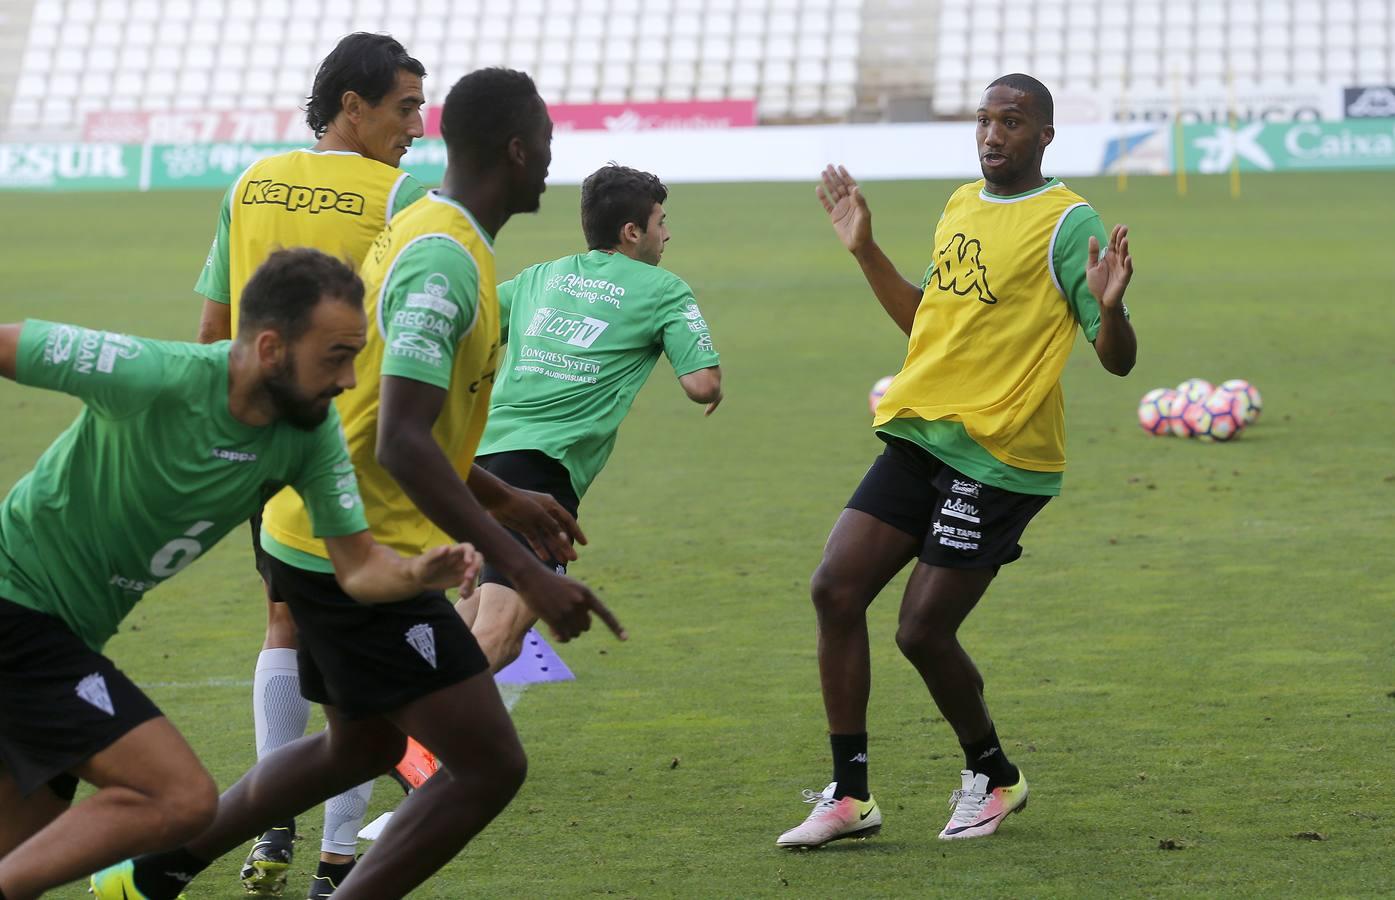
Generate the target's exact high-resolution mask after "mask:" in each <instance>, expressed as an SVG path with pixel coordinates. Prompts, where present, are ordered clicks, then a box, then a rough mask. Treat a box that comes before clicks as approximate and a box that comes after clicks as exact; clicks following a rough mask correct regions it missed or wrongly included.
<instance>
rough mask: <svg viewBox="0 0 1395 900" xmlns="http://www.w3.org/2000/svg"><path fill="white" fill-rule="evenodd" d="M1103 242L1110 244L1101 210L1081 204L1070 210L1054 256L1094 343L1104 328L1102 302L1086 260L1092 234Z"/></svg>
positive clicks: (1068, 297)
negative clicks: (1089, 277) (1090, 283)
mask: <svg viewBox="0 0 1395 900" xmlns="http://www.w3.org/2000/svg"><path fill="white" fill-rule="evenodd" d="M1091 235H1094V237H1095V239H1096V240H1097V241H1099V242H1100V247H1106V246H1108V244H1109V235H1107V234H1105V231H1104V223H1102V222H1101V221H1100V216H1099V213H1097V212H1095V211H1094V210H1093V209H1091V208H1090V207H1088V206H1077V207H1076V208H1075V209H1072V210H1071V211H1070V212H1068V213H1066V220H1065V221H1064V222H1062V223H1061V229H1060V231H1058V232H1057V233H1056V247H1055V249H1054V251H1053V253H1052V256H1051V264H1052V268H1053V269H1054V270H1055V273H1056V283H1057V284H1058V285H1059V286H1060V288H1061V292H1062V293H1063V294H1065V297H1066V302H1067V303H1069V304H1070V308H1071V312H1073V313H1074V314H1075V319H1076V321H1077V322H1079V323H1080V330H1081V331H1083V332H1085V337H1086V339H1087V340H1089V341H1090V343H1094V341H1095V336H1096V335H1097V334H1099V330H1100V305H1099V301H1098V300H1096V299H1095V295H1094V294H1092V293H1090V288H1089V287H1088V286H1087V285H1086V283H1085V263H1086V261H1087V259H1088V257H1089V252H1090V236H1091ZM1128 314H1129V311H1128V309H1125V310H1124V315H1125V316H1128Z"/></svg>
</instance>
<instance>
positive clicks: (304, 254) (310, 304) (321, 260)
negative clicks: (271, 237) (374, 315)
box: [237, 247, 363, 343]
mask: <svg viewBox="0 0 1395 900" xmlns="http://www.w3.org/2000/svg"><path fill="white" fill-rule="evenodd" d="M325 297H333V298H334V299H335V300H338V301H339V302H341V303H347V304H349V305H350V306H353V307H356V308H358V309H362V308H363V281H362V280H361V279H360V278H359V277H358V275H356V274H355V273H354V270H353V269H351V268H350V267H349V266H348V264H347V263H344V262H341V261H340V260H337V259H335V258H334V257H332V256H330V255H329V254H328V253H323V252H321V251H319V250H315V249H313V248H310V247H296V248H294V249H291V250H277V251H276V252H275V253H273V254H271V255H270V256H268V257H267V258H266V261H265V262H263V263H262V264H261V265H260V266H258V267H257V271H256V272H254V273H252V277H251V279H249V280H248V282H247V286H246V287H244V288H243V289H242V297H241V301H242V302H241V306H240V308H239V309H238V316H237V328H238V334H239V335H245V336H247V337H252V336H254V335H255V334H256V333H257V332H259V331H262V330H265V329H268V328H269V329H272V330H274V331H276V332H277V333H279V334H280V335H281V338H282V339H283V340H285V341H286V342H287V343H291V342H294V341H296V340H299V339H300V336H301V335H303V334H305V332H306V331H308V330H309V329H310V317H311V316H312V315H313V314H314V311H315V307H316V306H318V305H319V303H320V300H321V299H323V298H325Z"/></svg>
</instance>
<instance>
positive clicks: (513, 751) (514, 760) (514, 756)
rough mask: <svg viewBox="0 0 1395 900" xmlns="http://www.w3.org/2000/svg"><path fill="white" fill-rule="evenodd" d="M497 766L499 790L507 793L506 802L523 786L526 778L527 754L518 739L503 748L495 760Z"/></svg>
mask: <svg viewBox="0 0 1395 900" xmlns="http://www.w3.org/2000/svg"><path fill="white" fill-rule="evenodd" d="M495 765H496V767H497V776H498V779H499V780H498V784H499V788H500V791H501V792H503V793H505V794H507V799H506V800H505V801H504V802H505V803H507V802H508V801H509V800H512V799H513V795H514V794H517V793H518V789H519V788H521V787H523V782H525V781H527V780H528V754H527V752H525V751H524V749H523V745H522V744H521V743H519V742H518V741H513V742H511V746H509V747H507V748H504V750H503V752H501V753H499V754H498V757H497V758H496V760H495Z"/></svg>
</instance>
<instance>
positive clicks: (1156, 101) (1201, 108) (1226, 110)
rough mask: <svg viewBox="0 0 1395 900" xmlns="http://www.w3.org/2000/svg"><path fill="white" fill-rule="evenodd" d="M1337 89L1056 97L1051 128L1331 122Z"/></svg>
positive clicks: (1201, 89)
mask: <svg viewBox="0 0 1395 900" xmlns="http://www.w3.org/2000/svg"><path fill="white" fill-rule="evenodd" d="M1344 86H1345V85H1342V84H1323V83H1321V82H1314V83H1311V84H1296V85H1295V84H1263V83H1258V84H1257V83H1250V82H1241V83H1237V84H1235V85H1234V86H1227V85H1225V84H1214V85H1210V86H1206V85H1188V86H1185V87H1183V88H1181V89H1180V90H1177V91H1173V90H1171V89H1169V88H1166V87H1161V88H1150V89H1146V90H1134V91H1125V90H1122V89H1120V88H1106V89H1103V90H1098V91H1060V92H1057V93H1056V94H1055V95H1054V96H1055V101H1056V124H1057V125H1058V126H1059V125H1067V124H1070V123H1073V122H1110V121H1113V122H1119V121H1123V122H1146V123H1166V122H1171V121H1172V120H1173V118H1174V117H1176V118H1177V119H1179V120H1181V122H1182V123H1183V124H1184V125H1197V124H1203V123H1210V124H1214V125H1223V124H1225V123H1226V122H1227V121H1229V119H1230V116H1231V114H1232V113H1234V115H1235V120H1236V121H1237V122H1302V121H1310V122H1311V121H1336V120H1338V119H1341V118H1342V116H1343V113H1344V110H1343V108H1342V89H1343V87H1344Z"/></svg>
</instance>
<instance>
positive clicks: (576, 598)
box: [518, 568, 629, 643]
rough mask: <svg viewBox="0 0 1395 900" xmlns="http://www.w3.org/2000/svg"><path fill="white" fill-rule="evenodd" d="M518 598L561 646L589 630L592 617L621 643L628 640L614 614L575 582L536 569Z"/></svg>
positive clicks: (519, 588)
mask: <svg viewBox="0 0 1395 900" xmlns="http://www.w3.org/2000/svg"><path fill="white" fill-rule="evenodd" d="M518 594H519V596H520V597H522V598H523V602H524V603H526V604H527V605H528V608H529V609H531V610H532V611H533V612H534V613H535V614H536V615H537V617H538V618H539V619H542V620H543V621H544V622H546V623H547V625H548V628H550V629H551V630H552V636H553V637H555V638H556V639H557V640H558V641H561V642H563V643H565V642H567V641H569V640H571V639H572V638H574V637H577V636H579V635H580V634H581V633H582V632H583V631H589V630H590V629H591V614H592V613H595V614H596V616H597V617H598V618H599V619H600V620H601V621H602V622H604V623H605V624H606V627H607V628H609V629H610V630H611V631H613V632H615V636H616V637H618V638H619V639H620V640H622V641H623V640H626V639H627V638H628V637H629V635H627V634H626V633H625V629H624V628H623V627H622V626H621V625H620V621H619V620H618V619H616V618H615V614H614V613H612V612H611V611H610V610H609V609H608V608H606V605H605V604H604V603H602V602H601V601H600V599H599V598H598V597H597V596H596V595H595V594H593V593H591V589H590V588H588V587H587V586H586V585H584V584H582V583H581V582H580V581H577V580H576V579H575V578H568V577H567V576H565V575H555V574H553V573H552V572H549V571H547V570H546V569H543V568H539V569H537V570H536V572H535V573H534V574H532V575H530V576H529V578H528V580H527V582H526V583H520V584H519V585H518Z"/></svg>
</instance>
